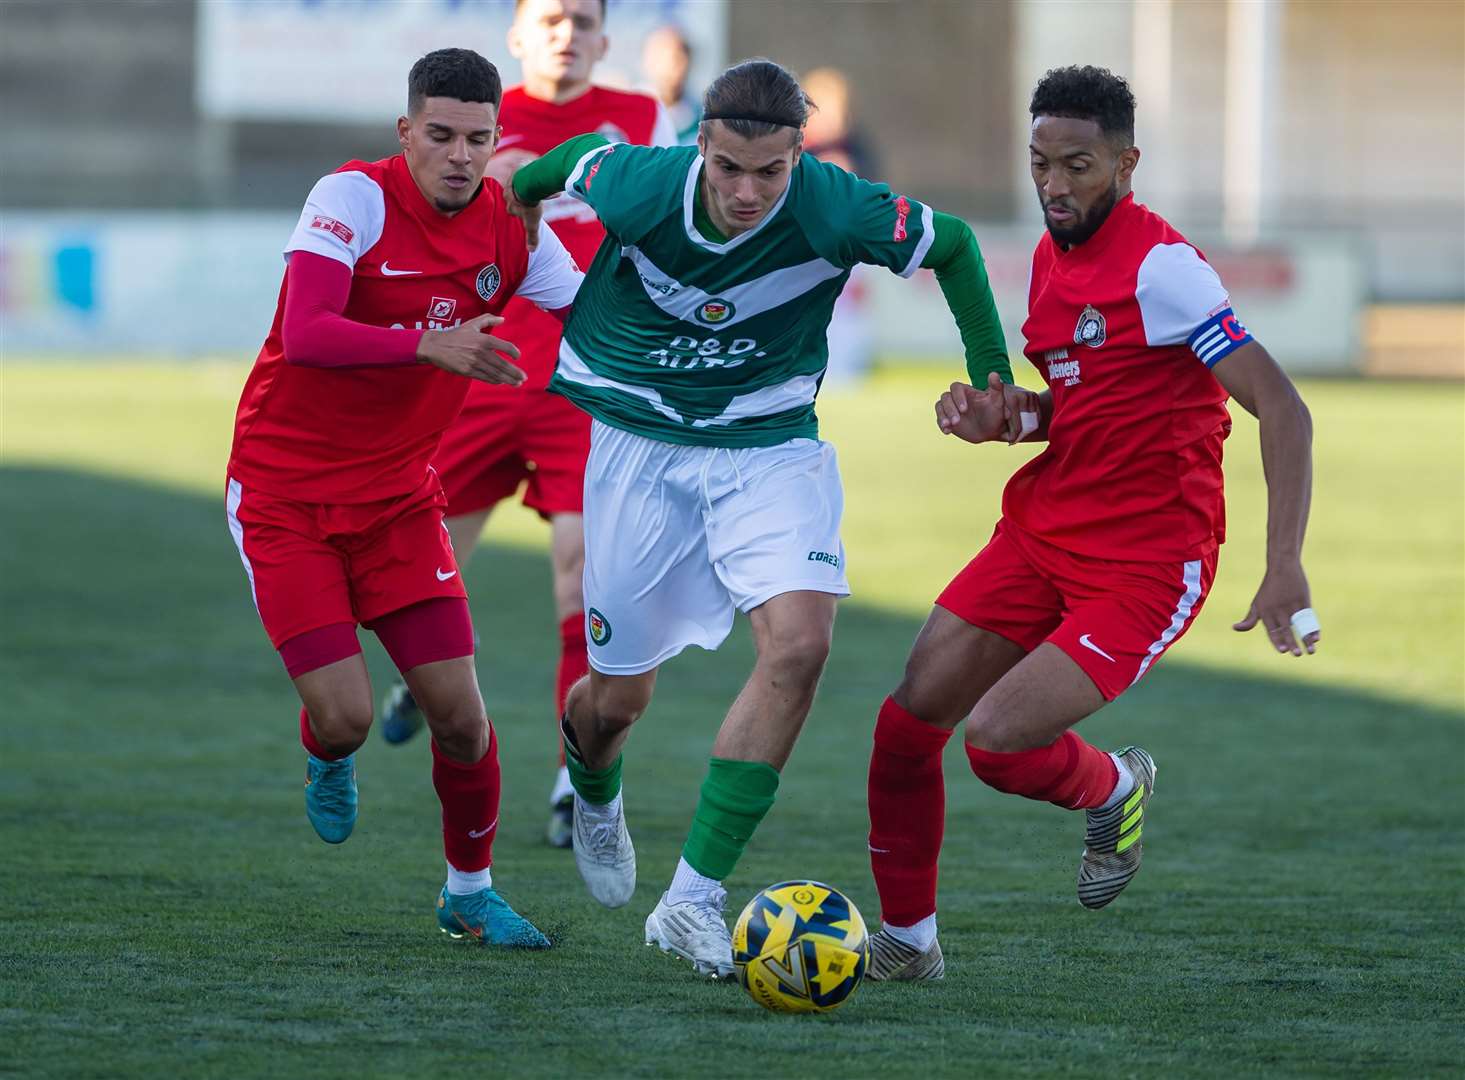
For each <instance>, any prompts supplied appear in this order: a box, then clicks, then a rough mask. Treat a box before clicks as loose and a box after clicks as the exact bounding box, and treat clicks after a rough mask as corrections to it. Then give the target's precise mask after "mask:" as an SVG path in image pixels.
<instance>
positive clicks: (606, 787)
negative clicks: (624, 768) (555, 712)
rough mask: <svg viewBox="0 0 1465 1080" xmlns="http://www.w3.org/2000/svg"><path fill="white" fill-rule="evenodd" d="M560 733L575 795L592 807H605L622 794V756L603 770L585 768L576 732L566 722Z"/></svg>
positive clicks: (562, 721) (562, 722)
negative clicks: (576, 739)
mask: <svg viewBox="0 0 1465 1080" xmlns="http://www.w3.org/2000/svg"><path fill="white" fill-rule="evenodd" d="M560 731H561V733H562V734H563V735H564V740H565V770H566V771H567V772H568V773H569V774H570V786H571V787H573V788H574V789H575V793H576V794H577V795H579V796H580V798H582V799H584V800H585V801H586V802H588V803H590V804H591V805H592V806H604V805H605V804H606V803H608V802H610V801H611V800H612V799H614V798H615V797H616V796H617V795H619V794H620V793H621V755H620V754H617V755H616V759H615V760H614V761H612V762H611V763H610V764H609V765H607V766H606V767H605V768H603V769H589V768H586V767H585V759H584V758H583V757H581V756H580V745H579V743H577V742H576V741H575V732H574V730H573V729H572V728H571V727H570V725H569V724H568V723H566V722H565V721H564V720H561V721H560Z"/></svg>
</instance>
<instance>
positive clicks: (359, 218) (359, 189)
mask: <svg viewBox="0 0 1465 1080" xmlns="http://www.w3.org/2000/svg"><path fill="white" fill-rule="evenodd" d="M386 220H387V205H386V198H385V197H384V196H383V195H382V189H381V188H380V187H379V186H378V185H377V183H376V181H375V180H373V179H371V177H369V176H367V175H366V174H365V173H361V172H338V173H331V174H330V175H329V176H323V177H321V178H320V179H319V180H317V181H316V184H315V187H313V188H311V189H310V195H309V197H307V198H306V200H305V209H304V210H302V211H301V213H300V220H299V221H298V222H297V223H296V225H295V231H294V232H292V233H291V234H290V240H289V242H288V243H286V245H285V255H286V256H287V257H288V256H289V254H290V252H292V251H310V252H314V253H315V254H316V255H324V256H325V257H326V258H328V259H335V260H336V261H337V262H339V263H344V264H345V265H346V266H348V267H351V268H354V267H355V266H356V260H357V259H359V258H361V256H362V255H364V254H366V252H367V251H369V250H370V249H371V248H372V247H373V246H375V244H376V242H377V241H378V240H380V239H381V235H382V229H383V228H384V227H385V226H386Z"/></svg>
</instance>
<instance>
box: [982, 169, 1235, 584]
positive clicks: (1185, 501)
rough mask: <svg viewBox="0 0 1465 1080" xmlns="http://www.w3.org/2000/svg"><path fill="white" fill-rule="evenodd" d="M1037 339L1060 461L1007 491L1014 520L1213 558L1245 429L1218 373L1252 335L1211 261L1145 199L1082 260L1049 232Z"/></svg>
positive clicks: (1053, 453) (1033, 304)
mask: <svg viewBox="0 0 1465 1080" xmlns="http://www.w3.org/2000/svg"><path fill="white" fill-rule="evenodd" d="M1023 336H1024V337H1025V338H1026V340H1027V346H1026V348H1025V349H1024V352H1025V353H1026V355H1027V358H1028V359H1029V360H1030V361H1031V362H1032V364H1033V366H1034V367H1036V368H1037V369H1038V371H1039V372H1040V373H1041V374H1042V376H1043V378H1044V379H1045V380H1046V381H1047V383H1048V388H1049V389H1050V390H1051V391H1052V393H1053V417H1052V422H1051V423H1050V425H1049V428H1048V432H1049V435H1048V446H1047V448H1046V449H1045V450H1044V451H1043V452H1042V453H1041V454H1039V455H1038V456H1037V457H1036V458H1034V459H1033V460H1032V461H1030V462H1029V463H1028V464H1027V465H1026V466H1024V467H1023V468H1022V469H1021V470H1019V471H1018V472H1017V474H1016V475H1015V476H1013V478H1012V479H1011V480H1010V481H1009V482H1008V484H1007V490H1006V491H1005V492H1004V493H1003V498H1002V513H1003V515H1004V517H1006V518H1008V519H1010V520H1011V521H1013V522H1014V523H1016V524H1017V525H1019V526H1021V527H1022V528H1024V529H1026V530H1027V531H1028V532H1031V533H1033V534H1035V535H1037V536H1039V537H1041V538H1042V539H1044V540H1047V541H1048V542H1049V543H1051V544H1055V545H1057V546H1058V547H1061V548H1064V549H1066V550H1068V551H1072V552H1076V553H1078V554H1081V555H1089V556H1093V557H1095V558H1101V559H1115V560H1124V561H1151V560H1175V561H1183V560H1190V559H1196V558H1201V557H1204V556H1205V555H1207V554H1209V553H1210V552H1212V551H1214V550H1215V548H1216V546H1217V545H1218V544H1220V543H1221V542H1222V540H1224V539H1225V501H1224V495H1223V490H1222V477H1221V444H1222V442H1223V441H1224V440H1225V438H1226V436H1227V434H1229V432H1230V430H1231V419H1230V415H1229V414H1228V413H1227V411H1226V392H1225V390H1224V389H1223V388H1222V386H1221V384H1220V382H1219V381H1218V380H1217V379H1216V377H1215V375H1214V374H1213V373H1212V372H1211V368H1212V367H1214V366H1215V364H1216V363H1217V362H1219V361H1221V360H1222V359H1223V358H1224V357H1226V356H1227V355H1229V354H1230V353H1231V352H1233V351H1235V350H1236V349H1237V348H1239V347H1240V346H1242V345H1244V344H1246V343H1247V342H1248V341H1251V340H1252V338H1251V335H1250V334H1249V333H1248V332H1247V330H1246V328H1245V327H1243V326H1242V325H1241V323H1240V322H1238V321H1237V319H1236V316H1235V314H1234V313H1233V312H1232V310H1231V301H1230V298H1229V297H1228V296H1227V295H1226V290H1225V288H1224V287H1223V286H1222V285H1221V280H1220V278H1219V277H1217V275H1216V272H1215V270H1213V269H1212V268H1211V266H1210V264H1209V263H1207V262H1206V261H1205V259H1204V257H1203V256H1202V255H1201V254H1200V252H1199V251H1197V250H1196V249H1195V248H1194V247H1192V246H1191V245H1190V244H1188V243H1187V242H1186V240H1185V237H1183V236H1181V235H1180V233H1178V232H1176V231H1175V230H1174V229H1173V228H1171V227H1170V225H1169V224H1168V223H1167V222H1166V221H1165V220H1164V219H1163V218H1161V217H1160V216H1159V215H1158V214H1155V213H1153V212H1151V211H1150V210H1149V209H1148V208H1147V207H1145V206H1142V205H1140V204H1139V203H1136V202H1135V201H1134V197H1133V196H1132V195H1128V196H1125V198H1124V199H1123V200H1121V201H1120V202H1119V204H1118V205H1117V206H1115V208H1114V209H1113V211H1112V212H1111V213H1110V214H1109V217H1108V220H1106V221H1105V222H1104V224H1103V225H1102V226H1100V228H1099V230H1098V232H1096V233H1095V234H1094V235H1093V236H1092V237H1090V238H1089V239H1088V240H1087V241H1086V242H1085V243H1082V244H1079V245H1077V246H1075V247H1073V248H1072V249H1070V250H1067V251H1065V250H1064V249H1063V248H1061V247H1060V246H1059V245H1057V244H1056V243H1054V241H1053V238H1052V236H1051V235H1049V234H1048V233H1046V232H1045V233H1044V234H1043V238H1042V239H1041V240H1039V241H1038V246H1037V249H1036V250H1035V251H1034V252H1033V267H1032V281H1031V283H1030V284H1029V287H1028V318H1027V322H1025V323H1024V324H1023Z"/></svg>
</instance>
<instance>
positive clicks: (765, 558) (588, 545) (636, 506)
mask: <svg viewBox="0 0 1465 1080" xmlns="http://www.w3.org/2000/svg"><path fill="white" fill-rule="evenodd" d="M843 511H844V489H843V487H842V486H841V484H840V480H839V466H838V464H837V463H836V461H835V454H834V447H832V446H830V445H829V444H828V443H826V442H820V441H818V440H816V439H793V440H790V441H789V442H786V443H781V444H780V445H778V446H754V447H746V448H743V449H726V448H723V447H712V446H679V445H677V444H674V443H666V442H659V441H657V440H655V439H648V438H645V437H644V436H641V435H633V434H632V433H630V432H628V431H622V430H620V429H619V428H613V427H610V426H608V425H606V424H602V423H600V421H598V420H597V421H595V422H594V423H593V424H592V426H591V432H590V459H589V461H588V462H587V463H586V466H585V618H586V635H585V636H586V640H587V642H588V644H589V647H590V666H591V667H593V668H594V669H595V670H596V671H599V672H601V673H603V674H606V675H639V674H641V673H642V672H646V671H650V670H651V669H653V668H655V667H657V666H659V665H660V664H662V663H663V662H665V661H666V660H668V659H670V658H671V657H673V656H675V655H676V654H677V653H679V652H681V651H682V650H683V649H685V648H686V647H687V646H688V645H697V646H699V647H701V648H703V649H709V650H710V649H716V648H717V647H718V646H719V645H721V644H722V642H723V640H724V639H726V637H727V635H728V633H729V631H731V630H732V624H733V610H734V608H736V609H737V610H739V611H743V612H748V611H751V610H752V609H753V608H756V607H757V606H758V605H759V604H762V603H764V602H765V601H767V600H769V599H771V598H773V597H775V596H778V595H779V594H780V593H786V592H797V591H803V590H807V591H811V592H823V593H832V594H833V595H835V596H848V595H849V582H848V580H847V579H846V577H845V573H844V545H843V544H842V543H841V542H840V539H839V519H840V515H841V514H842V513H843Z"/></svg>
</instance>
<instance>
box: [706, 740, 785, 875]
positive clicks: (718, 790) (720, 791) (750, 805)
mask: <svg viewBox="0 0 1465 1080" xmlns="http://www.w3.org/2000/svg"><path fill="white" fill-rule="evenodd" d="M777 794H778V770H777V769H775V768H774V767H773V766H772V765H769V764H768V763H767V762H763V761H731V760H728V759H727V758H713V759H712V760H711V761H710V762H708V765H707V779H705V780H704V781H702V795H701V797H700V798H699V799H698V801H697V812H696V814H695V815H694V816H693V818H692V829H691V832H689V833H688V834H687V842H686V845H685V846H684V847H683V848H682V858H684V859H686V860H687V865H688V866H690V867H691V868H692V869H693V870H695V871H697V873H699V874H701V875H702V876H703V877H709V878H713V879H714V880H716V881H723V880H725V879H726V878H727V876H728V875H729V874H731V873H732V871H733V867H734V866H736V865H737V862H738V859H739V858H741V857H742V854H743V849H744V848H746V847H747V846H748V841H749V839H751V838H752V836H753V832H754V830H756V829H757V828H758V823H759V822H761V821H762V820H763V817H764V815H766V814H767V813H768V811H769V809H770V808H771V807H772V806H773V800H774V798H775V796H776V795H777Z"/></svg>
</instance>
